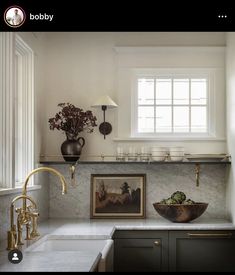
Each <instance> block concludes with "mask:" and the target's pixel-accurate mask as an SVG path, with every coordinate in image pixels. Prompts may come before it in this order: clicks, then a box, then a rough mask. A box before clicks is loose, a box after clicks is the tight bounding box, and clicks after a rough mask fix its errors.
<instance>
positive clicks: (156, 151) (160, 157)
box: [151, 146, 167, 161]
mask: <svg viewBox="0 0 235 275" xmlns="http://www.w3.org/2000/svg"><path fill="white" fill-rule="evenodd" d="M151 154H152V160H154V161H165V160H166V157H167V148H165V147H159V146H153V147H152V148H151Z"/></svg>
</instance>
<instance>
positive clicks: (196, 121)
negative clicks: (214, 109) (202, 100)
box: [191, 107, 207, 133]
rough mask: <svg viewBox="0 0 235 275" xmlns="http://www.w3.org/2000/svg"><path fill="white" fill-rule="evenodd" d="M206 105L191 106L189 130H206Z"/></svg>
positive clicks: (199, 131)
mask: <svg viewBox="0 0 235 275" xmlns="http://www.w3.org/2000/svg"><path fill="white" fill-rule="evenodd" d="M206 109H207V108H206V107H192V108H191V131H192V132H194V133H195V132H198V133H205V132H207V114H206V113H207V112H206Z"/></svg>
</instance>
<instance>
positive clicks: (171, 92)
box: [133, 74, 209, 136]
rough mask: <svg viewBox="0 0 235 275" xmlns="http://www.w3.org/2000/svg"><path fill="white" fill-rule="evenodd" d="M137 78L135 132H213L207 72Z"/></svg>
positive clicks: (193, 134) (147, 134) (154, 133)
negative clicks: (205, 73)
mask: <svg viewBox="0 0 235 275" xmlns="http://www.w3.org/2000/svg"><path fill="white" fill-rule="evenodd" d="M135 82H136V83H135V87H136V89H135V96H134V97H135V106H134V119H133V121H134V126H135V127H134V135H136V136H141V135H142V136H166V135H167V136H205V135H208V134H209V122H208V121H209V97H208V96H209V91H208V90H209V89H208V87H209V77H208V76H207V75H199V74H198V75H177V74H176V75H154V76H150V75H148V76H138V77H136V78H135Z"/></svg>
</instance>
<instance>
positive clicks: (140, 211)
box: [91, 174, 146, 218]
mask: <svg viewBox="0 0 235 275" xmlns="http://www.w3.org/2000/svg"><path fill="white" fill-rule="evenodd" d="M145 189H146V175H145V174H138V175H136V174H131V175H129V174H128V175H126V174H122V175H116V174H112V175H110V174H105V175H103V174H102V175H99V174H96V175H94V174H93V175H91V218H145Z"/></svg>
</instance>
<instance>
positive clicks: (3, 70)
mask: <svg viewBox="0 0 235 275" xmlns="http://www.w3.org/2000/svg"><path fill="white" fill-rule="evenodd" d="M13 110H14V34H13V33H10V32H6V33H3V32H2V33H0V129H1V131H0V186H1V187H2V188H10V187H12V183H13V182H14V181H13V179H14V161H13V160H14V157H13V143H14V140H13V138H12V137H13V136H14V133H13V127H12V126H13V119H14V118H13Z"/></svg>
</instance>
